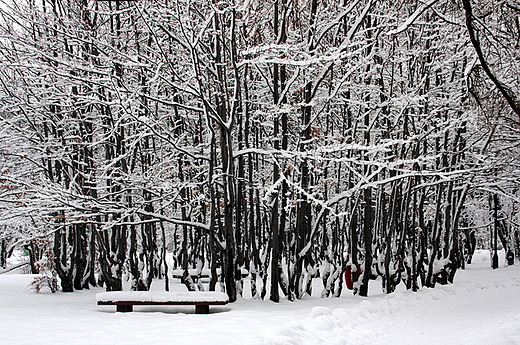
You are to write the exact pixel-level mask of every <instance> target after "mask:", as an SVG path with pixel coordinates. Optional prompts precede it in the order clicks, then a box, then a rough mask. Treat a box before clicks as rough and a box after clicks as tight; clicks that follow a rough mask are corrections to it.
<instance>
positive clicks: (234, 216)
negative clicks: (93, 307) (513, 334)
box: [0, 0, 520, 301]
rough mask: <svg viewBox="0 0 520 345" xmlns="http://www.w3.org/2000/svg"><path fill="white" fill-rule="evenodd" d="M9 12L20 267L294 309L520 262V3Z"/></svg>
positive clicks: (5, 41) (8, 94)
mask: <svg viewBox="0 0 520 345" xmlns="http://www.w3.org/2000/svg"><path fill="white" fill-rule="evenodd" d="M0 4H1V6H0V109H1V110H0V123H1V126H0V137H1V140H0V169H1V170H0V174H1V175H0V205H1V207H0V240H1V260H2V262H1V266H2V267H5V266H6V258H7V256H9V255H10V253H11V252H12V250H13V249H14V248H15V247H24V248H25V249H26V250H27V251H28V252H29V253H30V257H31V262H32V267H33V270H34V272H35V273H36V272H37V271H38V270H40V271H46V272H47V273H45V274H48V276H47V277H51V278H52V277H55V276H57V277H59V279H60V281H61V288H62V290H63V291H64V292H71V291H73V290H81V289H85V288H89V287H92V286H97V285H99V284H101V285H103V286H106V289H107V290H109V291H116V290H121V289H122V283H123V280H124V279H130V280H131V282H132V283H131V285H132V289H135V290H148V289H149V288H150V285H151V283H152V279H154V278H162V279H165V280H166V285H165V286H166V287H165V288H166V289H167V286H168V284H167V283H168V277H167V276H165V272H166V270H167V268H166V256H167V255H172V256H173V262H174V264H175V267H173V268H174V269H178V270H182V271H183V272H184V274H183V276H182V281H183V282H184V283H185V284H186V286H187V287H188V289H190V290H196V289H202V288H204V287H203V286H202V284H200V279H198V278H200V277H201V276H202V275H203V272H209V277H210V283H209V289H210V290H214V289H215V288H216V286H217V285H219V286H220V289H223V290H225V291H226V292H227V294H228V295H229V298H230V301H234V300H236V298H237V296H239V295H240V294H241V293H242V288H243V286H244V285H243V281H244V279H251V284H250V287H251V295H252V296H254V297H255V298H262V299H271V300H273V301H279V299H281V298H288V299H289V300H295V299H299V298H301V297H302V296H304V295H305V294H306V293H308V292H309V290H310V289H311V285H310V281H311V279H312V278H317V277H319V278H320V279H321V280H322V282H323V291H322V296H323V297H329V296H336V297H337V296H340V295H341V294H342V293H345V290H344V282H343V280H344V279H345V277H344V272H345V270H346V268H347V267H350V268H351V271H350V272H351V278H352V280H353V281H354V282H355V283H354V290H353V292H354V293H357V294H360V295H361V296H367V295H368V293H369V291H368V282H369V280H371V279H376V278H377V277H381V282H382V288H383V290H384V291H385V292H386V293H391V292H393V291H394V290H395V288H396V286H397V285H399V284H401V283H402V284H405V286H406V288H407V289H411V290H413V291H417V290H418V289H420V288H421V287H423V286H426V287H434V286H435V285H436V284H447V283H450V282H452V281H453V279H454V277H455V274H456V271H457V270H458V269H461V268H464V267H465V265H466V264H467V263H470V262H471V256H472V253H473V251H474V250H475V248H476V247H477V246H480V247H485V248H490V246H492V247H493V248H494V245H495V244H496V242H498V246H499V247H504V248H505V250H506V252H507V254H508V259H509V260H508V261H509V264H513V263H514V257H515V256H518V255H519V254H520V253H519V242H520V241H519V240H520V239H519V236H520V234H519V223H520V219H519V218H520V217H519V213H518V205H517V203H520V195H519V191H518V186H519V182H520V180H519V178H520V170H519V168H520V166H519V161H518V154H519V145H520V122H519V121H520V118H519V116H520V2H518V1H517V0H496V1H495V0H429V1H419V0H403V1H390V0H378V1H376V0H268V1H265V0H236V1H219V2H212V1H199V0H160V1H159V0H154V1H152V0H139V1H118V0H112V1H91V0H25V1H21V0H17V1H14V2H12V1H9V0H0ZM495 231H496V233H495ZM492 234H493V236H492ZM495 236H496V237H495ZM48 272H51V273H50V274H49V273H48ZM190 272H191V273H190ZM193 272H194V273H193ZM169 278H170V279H171V277H169ZM49 279H50V278H49ZM342 288H343V291H342Z"/></svg>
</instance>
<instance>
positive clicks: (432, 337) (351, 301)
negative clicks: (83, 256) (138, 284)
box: [0, 252, 520, 345]
mask: <svg viewBox="0 0 520 345" xmlns="http://www.w3.org/2000/svg"><path fill="white" fill-rule="evenodd" d="M475 261H477V262H476V263H474V264H472V265H470V266H468V268H467V269H466V270H465V271H462V270H460V271H459V272H458V273H457V276H456V277H455V283H454V284H453V285H449V286H438V287H437V288H435V289H422V290H420V291H419V292H417V293H413V292H409V291H404V289H403V288H402V287H401V288H400V289H399V290H398V291H397V292H395V293H393V294H391V295H384V294H382V293H380V291H381V288H380V285H379V282H373V285H371V286H370V293H371V296H370V297H368V298H361V297H359V296H352V295H351V294H350V292H348V291H346V292H344V296H343V297H341V298H339V299H338V298H329V299H321V298H319V297H314V296H313V297H306V298H304V299H303V300H301V301H297V302H289V301H287V300H283V301H282V302H280V303H278V304H275V303H272V302H269V301H258V300H250V299H239V300H238V301H237V302H236V303H233V304H229V305H227V306H224V307H217V306H213V307H210V315H196V314H194V307H190V306H186V307H185V306H171V307H170V306H168V307H166V306H135V307H134V310H135V311H134V312H133V313H116V312H115V307H114V306H98V305H96V298H95V295H96V293H98V292H102V291H103V289H99V288H98V289H92V290H85V291H76V292H74V293H70V294H64V293H61V292H58V293H55V294H51V293H50V292H49V293H40V294H37V293H36V292H34V290H32V289H30V288H29V287H28V285H29V284H30V282H31V281H32V278H33V276H31V275H28V274H19V273H17V272H16V271H13V272H9V273H6V274H1V275H0V344H111V345H115V344H125V345H126V344H313V345H315V344H443V345H447V344H472V345H473V344H486V345H490V344H520V265H519V264H518V263H517V264H516V265H515V266H510V267H505V268H500V269H498V270H492V269H491V268H490V265H489V257H488V255H487V254H486V253H484V252H480V253H479V254H478V255H477V257H476V258H475ZM503 262H504V260H503V258H501V263H503ZM315 283H316V284H315V286H316V288H315V294H316V296H319V294H320V292H321V291H320V290H319V280H316V282H315ZM163 284H164V282H163V281H156V282H154V285H153V290H157V291H161V290H162V289H163ZM170 286H171V289H172V290H178V291H182V290H183V289H184V286H183V285H181V284H180V283H179V282H178V281H177V280H173V281H172V282H171V284H170Z"/></svg>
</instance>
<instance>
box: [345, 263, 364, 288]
mask: <svg viewBox="0 0 520 345" xmlns="http://www.w3.org/2000/svg"><path fill="white" fill-rule="evenodd" d="M360 275H361V266H358V269H357V276H358V278H359V276H360ZM345 283H346V284H347V289H349V290H352V289H354V283H353V282H352V270H351V269H350V265H348V266H347V269H346V270H345Z"/></svg>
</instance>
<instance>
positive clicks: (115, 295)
mask: <svg viewBox="0 0 520 345" xmlns="http://www.w3.org/2000/svg"><path fill="white" fill-rule="evenodd" d="M96 300H97V304H98V305H115V306H116V310H117V311H118V312H131V311H133V306H134V305H194V306H195V314H209V306H210V305H226V304H228V302H229V299H228V296H227V295H226V294H225V293H223V292H215V291H193V292H192V291H172V292H162V291H112V292H102V293H98V294H97V295H96Z"/></svg>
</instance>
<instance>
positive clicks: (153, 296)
mask: <svg viewBox="0 0 520 345" xmlns="http://www.w3.org/2000/svg"><path fill="white" fill-rule="evenodd" d="M96 300H97V301H104V302H118V301H132V302H134V301H139V302H151V301H154V302H228V301H229V299H228V296H227V294H225V293H223V292H216V291H172V292H165V291H111V292H100V293H98V294H96Z"/></svg>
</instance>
